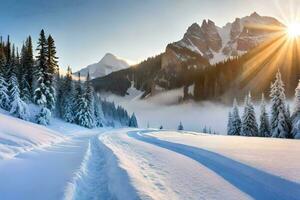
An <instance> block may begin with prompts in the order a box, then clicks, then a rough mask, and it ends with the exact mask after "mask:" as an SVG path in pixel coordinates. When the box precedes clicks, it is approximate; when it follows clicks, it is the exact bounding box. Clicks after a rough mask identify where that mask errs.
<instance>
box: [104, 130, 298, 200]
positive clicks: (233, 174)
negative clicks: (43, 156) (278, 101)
mask: <svg viewBox="0 0 300 200" xmlns="http://www.w3.org/2000/svg"><path fill="white" fill-rule="evenodd" d="M99 139H100V141H101V142H102V143H104V144H105V145H106V146H107V147H108V148H109V149H111V150H112V153H113V155H114V156H116V157H117V158H118V160H119V166H120V167H122V168H123V169H124V170H125V171H126V172H127V173H128V176H129V178H130V181H131V182H132V184H133V186H134V187H135V188H136V190H137V191H138V194H139V197H140V199H264V200H266V199H280V200H291V199H295V200H296V199H298V197H299V195H300V184H299V183H300V173H299V169H300V164H299V163H300V162H299V161H300V160H299V156H298V155H299V150H297V149H298V148H297V147H298V146H299V145H300V141H296V140H284V139H274V138H248V137H230V136H211V135H205V134H201V133H191V132H177V131H171V132H170V131H168V132H166V131H155V130H116V131H112V132H108V133H105V134H103V135H101V136H100V137H99ZM133 197H134V196H133ZM133 197H132V198H133Z"/></svg>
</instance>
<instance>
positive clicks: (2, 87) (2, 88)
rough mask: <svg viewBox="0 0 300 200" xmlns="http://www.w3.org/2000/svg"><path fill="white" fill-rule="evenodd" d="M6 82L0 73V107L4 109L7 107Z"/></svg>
mask: <svg viewBox="0 0 300 200" xmlns="http://www.w3.org/2000/svg"><path fill="white" fill-rule="evenodd" d="M8 94H9V92H8V84H7V82H6V81H5V78H4V77H3V76H2V75H1V74H0V107H1V108H2V109H4V110H8V109H9V95H8Z"/></svg>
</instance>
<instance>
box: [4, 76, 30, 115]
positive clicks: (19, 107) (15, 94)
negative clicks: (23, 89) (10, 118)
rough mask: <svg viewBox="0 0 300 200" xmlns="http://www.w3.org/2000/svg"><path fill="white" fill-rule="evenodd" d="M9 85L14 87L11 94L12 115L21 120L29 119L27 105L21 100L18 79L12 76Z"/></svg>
mask: <svg viewBox="0 0 300 200" xmlns="http://www.w3.org/2000/svg"><path fill="white" fill-rule="evenodd" d="M9 84H10V85H11V86H12V87H11V90H10V91H9V94H10V111H9V112H10V113H11V114H12V115H14V116H16V117H18V118H20V119H23V120H28V119H29V110H28V106H27V104H26V103H25V102H24V101H23V100H22V99H21V98H20V90H19V84H18V79H17V77H16V76H15V74H12V76H11V78H10V81H9Z"/></svg>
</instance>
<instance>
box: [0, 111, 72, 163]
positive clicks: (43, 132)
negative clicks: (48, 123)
mask: <svg viewBox="0 0 300 200" xmlns="http://www.w3.org/2000/svg"><path fill="white" fill-rule="evenodd" d="M65 139H66V137H64V136H63V135H61V134H60V133H59V132H56V131H54V130H51V129H48V128H46V127H44V126H40V125H37V124H34V123H31V122H27V121H23V120H20V119H17V118H15V117H11V116H8V115H5V114H0V160H1V159H8V158H12V157H14V156H16V155H18V154H20V153H22V152H26V151H30V150H33V149H36V148H43V147H47V146H50V145H52V144H54V143H58V142H62V141H64V140H65Z"/></svg>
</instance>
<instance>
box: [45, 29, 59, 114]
mask: <svg viewBox="0 0 300 200" xmlns="http://www.w3.org/2000/svg"><path fill="white" fill-rule="evenodd" d="M57 59H58V58H57V57H56V47H55V43H54V40H53V38H52V36H51V35H49V37H48V39H47V71H46V76H45V84H46V86H47V88H48V90H47V93H46V98H47V108H48V109H50V110H53V109H54V108H55V95H56V94H55V82H54V80H55V78H56V75H57V74H58V71H59V69H58V64H57V63H58V61H57Z"/></svg>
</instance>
